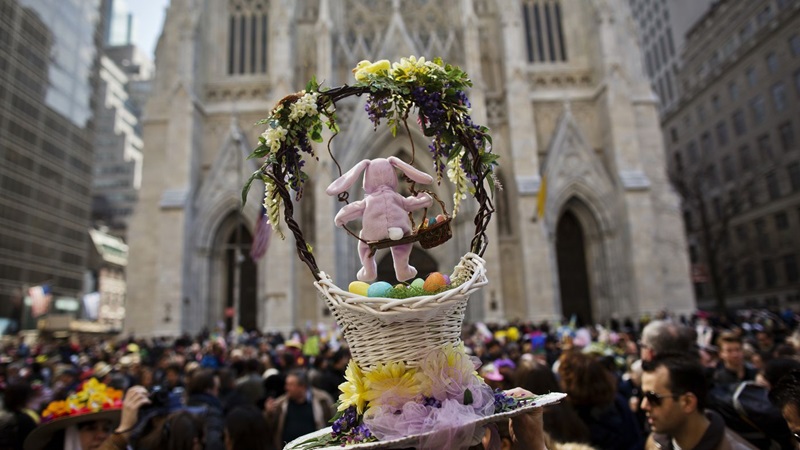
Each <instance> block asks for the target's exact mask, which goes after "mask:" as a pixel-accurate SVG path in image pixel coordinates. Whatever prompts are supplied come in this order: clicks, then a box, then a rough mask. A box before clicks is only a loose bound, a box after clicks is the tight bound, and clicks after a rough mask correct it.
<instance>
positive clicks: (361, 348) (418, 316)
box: [314, 253, 488, 370]
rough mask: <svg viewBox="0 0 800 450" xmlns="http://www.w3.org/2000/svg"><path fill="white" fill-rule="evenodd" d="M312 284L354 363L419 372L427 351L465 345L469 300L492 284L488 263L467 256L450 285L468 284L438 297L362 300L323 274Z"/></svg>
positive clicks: (363, 298)
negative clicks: (391, 365) (404, 367)
mask: <svg viewBox="0 0 800 450" xmlns="http://www.w3.org/2000/svg"><path fill="white" fill-rule="evenodd" d="M319 275H320V280H319V281H317V282H315V283H314V286H316V287H317V289H319V291H320V292H321V293H322V295H323V297H324V298H325V301H326V303H327V304H328V307H329V308H330V310H331V312H332V313H333V315H334V317H335V318H336V322H337V323H338V324H339V326H340V327H341V328H342V332H343V333H344V337H345V339H346V340H347V343H348V344H349V346H350V352H351V354H352V357H353V359H354V360H355V362H356V363H357V364H358V365H359V367H361V368H362V369H365V370H369V369H371V368H373V367H375V366H376V365H377V364H378V363H384V364H386V363H389V362H399V361H404V362H405V363H406V365H408V366H410V367H417V366H419V362H420V360H421V359H422V358H423V357H424V356H425V355H426V354H427V353H428V351H429V350H433V349H435V348H441V347H442V346H443V345H444V344H453V343H457V342H460V341H461V324H462V322H463V321H464V310H465V309H466V307H467V301H468V300H469V296H470V294H472V293H473V292H475V291H476V290H478V289H480V288H481V287H483V286H484V285H486V284H487V283H488V279H487V278H486V267H485V261H484V260H483V259H482V258H481V257H480V256H478V255H476V254H474V253H467V254H466V255H464V256H463V257H462V258H461V261H460V262H459V264H458V265H457V266H456V267H455V269H454V271H453V274H452V275H451V277H450V278H451V279H453V280H455V279H463V278H467V280H466V281H465V282H464V283H462V284H461V285H459V286H458V287H456V288H454V289H450V290H447V291H444V292H440V293H438V294H435V295H425V296H420V297H411V298H405V299H391V298H377V297H364V296H361V295H358V294H353V293H352V292H348V291H345V290H342V289H340V288H339V287H337V286H336V285H335V284H334V283H333V281H331V279H330V277H329V276H328V275H327V274H325V273H324V272H320V273H319Z"/></svg>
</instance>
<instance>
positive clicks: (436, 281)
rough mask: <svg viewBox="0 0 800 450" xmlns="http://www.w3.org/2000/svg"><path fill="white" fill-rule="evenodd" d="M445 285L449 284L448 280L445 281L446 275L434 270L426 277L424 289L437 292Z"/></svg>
mask: <svg viewBox="0 0 800 450" xmlns="http://www.w3.org/2000/svg"><path fill="white" fill-rule="evenodd" d="M445 286H447V282H445V279H444V275H442V274H440V273H439V272H433V273H431V274H430V275H428V278H426V279H425V283H424V284H423V286H422V289H424V290H425V292H436V291H438V290H439V289H441V288H443V287H445Z"/></svg>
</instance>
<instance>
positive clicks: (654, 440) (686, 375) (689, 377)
mask: <svg viewBox="0 0 800 450" xmlns="http://www.w3.org/2000/svg"><path fill="white" fill-rule="evenodd" d="M642 368H643V370H644V372H643V373H642V393H643V394H642V404H641V407H642V410H644V411H645V414H646V416H647V422H648V424H649V425H650V429H651V430H652V433H650V436H649V437H648V438H647V443H646V444H645V449H646V450H751V449H755V448H756V447H753V446H752V445H750V443H748V442H747V441H746V440H744V439H743V438H742V437H741V436H739V435H738V434H736V433H735V432H733V431H731V430H730V429H728V428H727V427H726V426H725V421H724V420H723V418H722V417H721V416H720V415H719V414H717V413H716V412H714V411H711V410H706V409H705V404H706V394H707V392H708V386H707V384H706V378H705V377H704V375H703V368H702V366H701V365H700V362H699V361H698V359H697V358H696V357H692V356H690V355H687V354H683V353H675V354H671V353H664V354H660V355H658V356H656V357H655V358H654V359H653V360H652V361H649V362H646V363H645V364H643V365H642Z"/></svg>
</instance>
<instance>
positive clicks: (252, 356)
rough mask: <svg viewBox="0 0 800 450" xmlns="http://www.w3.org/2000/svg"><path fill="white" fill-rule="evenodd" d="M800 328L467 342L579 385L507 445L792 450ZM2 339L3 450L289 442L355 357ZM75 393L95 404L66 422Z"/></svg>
mask: <svg viewBox="0 0 800 450" xmlns="http://www.w3.org/2000/svg"><path fill="white" fill-rule="evenodd" d="M798 323H799V322H798V316H797V315H796V314H795V313H793V312H792V311H790V310H787V311H784V312H781V313H775V312H768V311H764V310H761V311H748V312H746V313H743V314H737V315H735V316H732V317H728V316H725V317H716V316H714V315H712V314H706V313H703V312H699V313H697V314H695V315H693V316H691V317H671V316H670V315H668V314H663V315H660V316H658V317H654V318H644V319H642V320H640V321H637V322H633V321H631V320H625V321H617V320H612V321H610V322H609V323H607V324H604V325H592V326H580V325H579V324H576V323H575V321H574V320H573V321H572V322H570V323H561V324H552V323H540V324H533V323H511V324H506V325H502V326H500V325H492V324H482V323H476V324H468V325H465V326H464V330H463V337H462V339H463V341H464V343H465V346H466V348H467V350H468V352H469V353H471V354H472V355H474V356H475V357H476V358H479V359H480V360H481V362H482V363H483V365H482V366H481V367H480V369H479V370H478V371H479V374H480V375H481V376H482V377H483V378H484V379H485V380H486V382H487V383H488V384H489V385H490V386H492V387H493V388H496V389H502V390H508V391H509V392H513V391H512V390H513V389H519V388H521V389H523V390H525V391H528V392H533V393H537V394H542V393H548V392H565V393H566V394H568V396H567V398H566V400H565V401H562V402H561V403H559V404H556V405H551V406H547V407H545V408H543V414H540V413H539V412H537V413H534V414H532V415H530V416H529V417H520V418H517V419H515V421H516V422H512V426H511V429H510V430H507V429H505V428H506V427H502V426H501V427H498V428H499V430H500V432H499V434H500V437H501V442H502V443H503V446H504V447H501V448H537V450H538V448H539V447H529V446H524V445H528V444H529V443H530V439H528V438H525V437H524V436H525V435H526V433H527V434H531V433H532V434H533V435H537V433H536V432H535V430H534V432H531V430H530V428H531V427H534V428H536V427H537V425H536V424H537V423H539V422H540V423H541V425H539V426H540V427H543V431H544V433H538V434H540V435H541V439H542V445H543V446H546V448H547V449H549V450H553V449H559V448H560V449H597V450H641V449H648V450H650V449H674V450H679V449H685V450H688V449H698V450H703V449H751V448H758V449H769V450H772V449H776V450H777V449H787V450H788V449H791V448H795V446H796V445H798V444H799V443H800V434H799V433H800V409H798V406H800V331H798ZM2 342H3V344H2V345H3V347H2V352H1V353H0V354H1V355H2V356H0V391H2V412H0V450H4V449H23V448H24V449H26V450H38V449H50V448H66V449H69V450H73V449H76V450H96V449H102V450H111V449H124V448H142V449H176V450H178V449H181V450H183V449H186V450H189V449H281V448H283V445H284V444H285V443H286V442H289V441H291V440H293V439H296V438H298V437H300V436H303V435H306V434H308V433H311V432H313V431H315V430H319V429H322V428H324V427H326V426H329V425H330V419H331V418H332V417H333V416H334V414H335V413H336V399H337V398H338V397H339V385H340V384H341V383H343V382H344V381H345V370H346V368H347V365H348V363H349V361H350V353H349V350H348V348H347V344H346V342H345V341H344V340H343V339H342V338H341V336H340V335H339V334H338V333H337V331H336V330H328V329H324V328H320V327H317V328H313V329H309V330H305V331H304V332H300V331H296V332H293V333H291V334H290V335H288V336H284V335H282V334H280V333H259V332H250V333H244V332H236V333H233V332H232V333H227V334H215V333H211V332H204V333H201V334H200V335H198V336H181V337H178V338H156V339H144V338H136V337H134V336H129V337H126V338H121V337H117V338H114V339H100V338H96V337H86V336H72V337H70V338H67V339H43V338H40V339H38V340H36V341H35V342H33V343H31V342H27V341H26V340H25V339H23V338H22V337H21V336H6V337H4V340H3V341H2ZM59 402H61V403H59ZM64 402H66V404H72V405H74V403H75V402H84V403H81V405H88V406H86V407H87V408H90V409H91V408H94V409H91V412H92V414H84V415H82V416H76V417H74V419H75V420H72V421H70V420H63V419H64V418H69V417H67V416H63V417H61V420H56V421H52V420H50V419H51V418H52V417H59V416H58V414H59V413H58V411H59V408H60V407H59V406H58V405H60V404H64ZM92 402H94V403H92ZM91 405H94V407H92V406H91ZM97 405H101V406H99V407H98V406H97ZM102 405H109V407H108V408H106V407H104V406H102ZM87 411H89V409H87ZM526 420H527V421H529V423H527V424H526V423H525V422H524V421H526ZM537 421H538V422H537ZM54 423H58V424H60V425H59V426H58V427H54V426H53V424H54ZM531 424H533V425H531ZM531 439H534V440H535V438H531ZM525 441H528V443H527V444H526V443H525ZM523 444H524V445H523ZM537 445H538V444H537Z"/></svg>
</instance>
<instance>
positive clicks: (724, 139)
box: [717, 121, 728, 147]
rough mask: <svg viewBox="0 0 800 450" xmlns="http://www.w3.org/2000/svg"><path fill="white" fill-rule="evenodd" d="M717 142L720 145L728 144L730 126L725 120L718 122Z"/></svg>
mask: <svg viewBox="0 0 800 450" xmlns="http://www.w3.org/2000/svg"><path fill="white" fill-rule="evenodd" d="M717 142H719V145H720V147H721V146H723V145H727V144H728V127H727V126H726V125H725V122H723V121H719V122H717Z"/></svg>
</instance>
